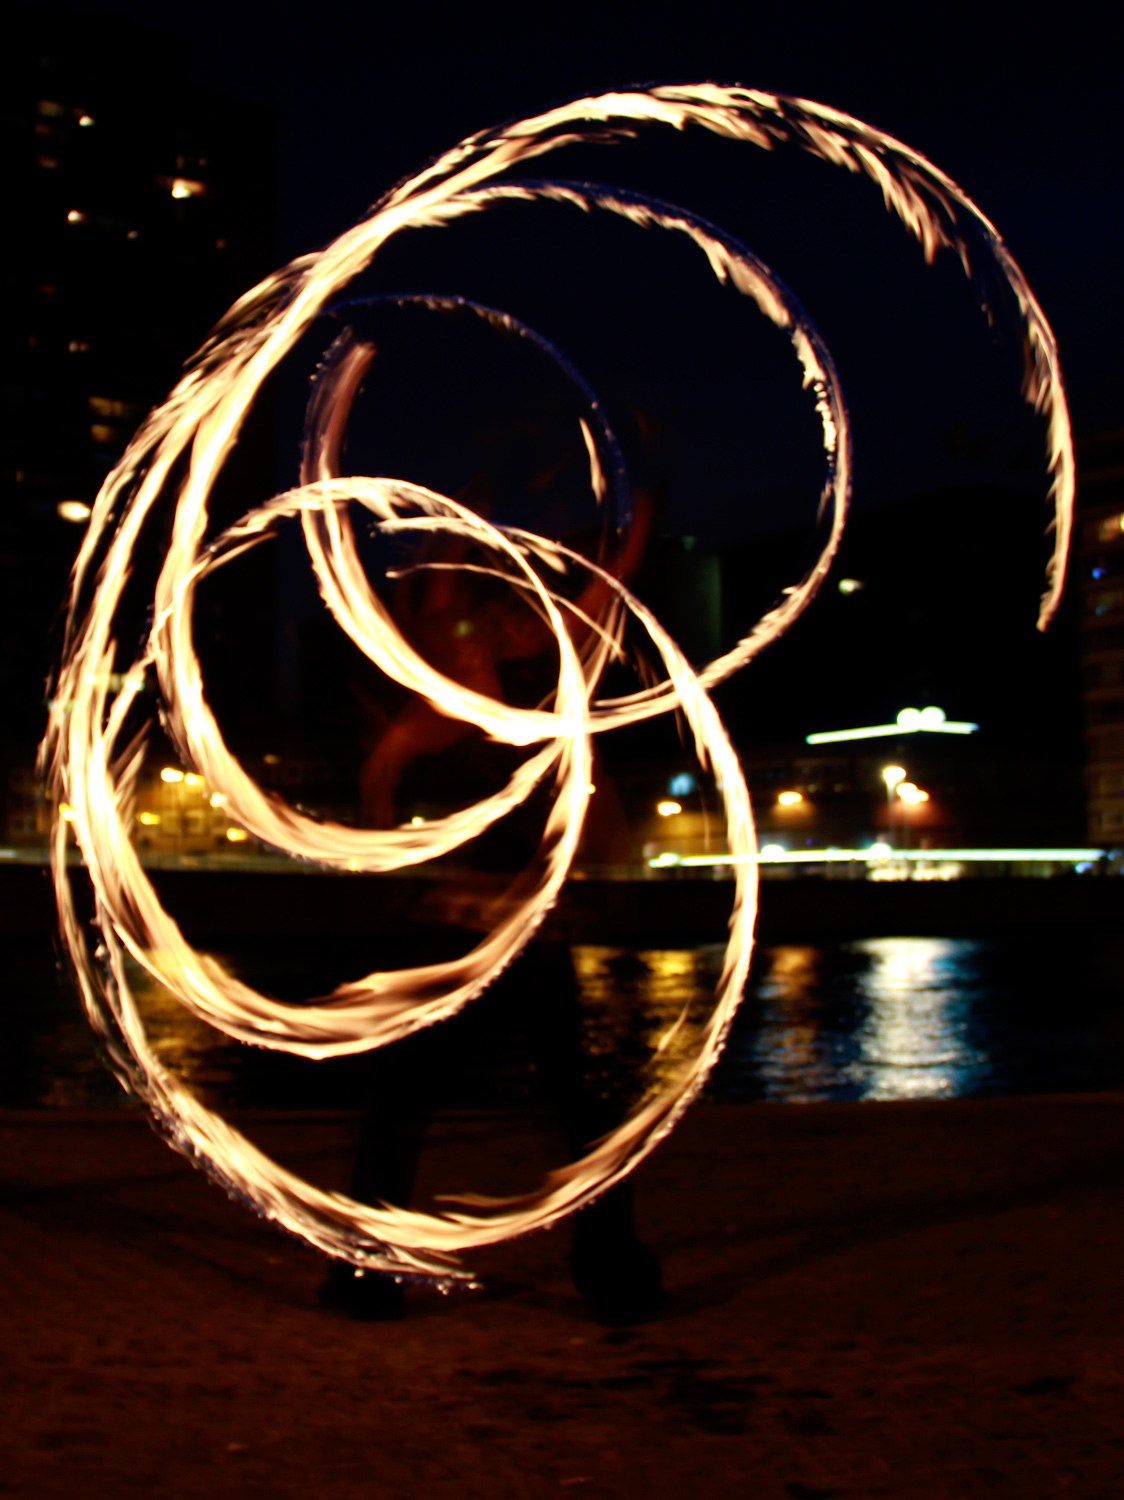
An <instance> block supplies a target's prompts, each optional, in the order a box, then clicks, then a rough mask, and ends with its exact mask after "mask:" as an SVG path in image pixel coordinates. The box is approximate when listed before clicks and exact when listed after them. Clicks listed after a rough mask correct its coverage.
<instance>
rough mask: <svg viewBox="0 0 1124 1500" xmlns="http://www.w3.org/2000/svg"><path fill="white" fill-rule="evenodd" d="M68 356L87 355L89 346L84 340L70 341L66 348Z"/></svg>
mask: <svg viewBox="0 0 1124 1500" xmlns="http://www.w3.org/2000/svg"><path fill="white" fill-rule="evenodd" d="M66 352H67V353H68V354H89V352H90V346H89V344H88V343H87V342H86V340H85V339H71V340H70V342H69V344H67V346H66Z"/></svg>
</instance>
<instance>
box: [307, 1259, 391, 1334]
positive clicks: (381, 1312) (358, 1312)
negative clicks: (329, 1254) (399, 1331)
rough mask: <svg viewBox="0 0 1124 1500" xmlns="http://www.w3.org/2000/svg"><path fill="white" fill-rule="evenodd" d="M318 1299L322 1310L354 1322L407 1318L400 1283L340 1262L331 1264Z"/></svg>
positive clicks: (374, 1272) (381, 1321) (388, 1320)
mask: <svg viewBox="0 0 1124 1500" xmlns="http://www.w3.org/2000/svg"><path fill="white" fill-rule="evenodd" d="M317 1296H318V1298H319V1301H320V1305H321V1306H322V1307H329V1308H331V1310H332V1311H333V1312H338V1313H342V1314H343V1315H344V1317H346V1318H354V1319H355V1321H356V1322H357V1323H393V1322H395V1321H396V1320H397V1319H398V1318H404V1317H405V1316H406V1293H405V1289H404V1287H403V1286H402V1283H401V1282H400V1281H395V1280H394V1278H393V1276H384V1275H381V1274H380V1273H379V1272H378V1271H367V1272H366V1273H364V1272H362V1271H358V1270H356V1268H355V1267H354V1266H352V1265H349V1264H348V1263H347V1261H343V1260H335V1261H333V1262H332V1264H331V1266H330V1268H329V1270H328V1274H327V1276H326V1277H325V1278H324V1280H323V1282H322V1283H321V1285H320V1290H319V1292H318V1293H317Z"/></svg>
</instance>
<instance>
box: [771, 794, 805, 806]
mask: <svg viewBox="0 0 1124 1500" xmlns="http://www.w3.org/2000/svg"><path fill="white" fill-rule="evenodd" d="M803 800H804V795H803V793H802V792H782V793H781V794H780V796H779V797H778V798H777V806H778V807H797V806H799V804H800V803H801V802H803Z"/></svg>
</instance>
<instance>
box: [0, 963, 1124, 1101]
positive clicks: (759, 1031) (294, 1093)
mask: <svg viewBox="0 0 1124 1500" xmlns="http://www.w3.org/2000/svg"><path fill="white" fill-rule="evenodd" d="M721 956H722V950H721V948H720V947H717V946H715V947H702V948H693V949H630V950H624V949H620V948H605V947H579V948H575V949H574V950H573V959H574V966H575V971H576V974H577V978H578V983H579V989H580V993H581V1001H582V1028H583V1039H584V1050H585V1055H586V1060H587V1069H588V1073H589V1075H590V1077H591V1078H592V1080H593V1082H594V1083H595V1084H596V1085H598V1086H600V1085H601V1084H602V1083H604V1085H605V1087H606V1088H607V1089H613V1088H619V1075H620V1074H621V1072H622V1070H624V1071H625V1072H628V1070H630V1069H631V1070H632V1071H633V1073H634V1074H635V1075H636V1076H637V1077H639V1076H641V1075H644V1076H646V1077H647V1078H648V1079H649V1080H650V1079H651V1077H652V1070H653V1066H654V1068H655V1071H656V1072H657V1073H658V1071H659V1069H660V1067H661V1066H673V1065H674V1061H675V1058H674V1052H675V1049H674V1048H672V1049H670V1053H671V1055H670V1056H669V1057H668V1058H667V1059H666V1060H665V1061H664V1062H661V1061H660V1060H659V1059H657V1060H656V1062H655V1064H654V1065H653V1062H652V1058H653V1054H654V1051H655V1044H656V1042H657V1041H658V1039H659V1038H660V1037H662V1036H664V1035H666V1033H667V1032H668V1029H669V1028H670V1027H671V1026H672V1025H673V1024H674V1023H675V1021H676V1019H677V1018H678V1017H679V1016H680V1014H681V1013H682V1012H683V1010H684V1007H688V1010H689V1015H690V1016H691V1017H692V1018H696V1017H698V1016H700V1015H702V1014H705V1012H706V1009H707V1004H708V1000H709V997H710V995H711V994H712V992H713V986H714V982H715V980H716V978H717V974H718V970H719V967H720V963H721ZM347 957H348V955H346V954H344V955H342V956H341V961H346V959H347ZM252 958H253V955H250V959H252ZM248 962H249V961H248V960H247V957H246V955H245V954H243V955H241V956H240V960H239V967H243V968H245V967H246V966H247V963H248ZM313 965H314V955H313V953H312V950H311V949H310V950H309V951H308V952H307V953H304V954H302V953H301V952H300V951H294V952H292V953H290V954H288V955H287V957H286V964H285V970H286V976H287V980H288V984H289V985H291V986H292V987H293V988H294V989H295V991H296V992H298V993H300V992H302V991H303V983H302V981H303V980H304V979H305V978H306V977H309V976H311V974H312V969H313ZM249 967H250V968H251V969H252V968H253V963H252V962H249ZM305 970H307V971H308V972H307V975H306V973H305ZM355 972H357V973H358V972H362V969H361V968H359V967H357V968H356V969H355ZM518 973H519V970H518V965H516V966H514V968H513V970H512V980H513V981H514V982H513V983H511V984H509V986H508V989H509V999H508V1004H507V1009H506V1010H505V1011H504V1012H503V1014H502V1015H501V1016H500V1020H499V1023H498V1024H493V1025H492V1026H491V1027H490V1028H488V1027H484V1028H482V1029H478V1033H473V1032H472V1031H471V1029H470V1030H468V1031H466V1033H465V1035H466V1037H467V1038H468V1040H467V1041H466V1042H465V1046H464V1053H465V1055H464V1058H463V1066H462V1067H461V1068H460V1071H459V1074H458V1077H457V1081H456V1083H455V1084H454V1090H455V1097H452V1098H450V1099H449V1101H448V1102H449V1103H450V1104H455V1105H460V1106H467V1105H496V1104H503V1103H509V1102H510V1103H516V1102H518V1103H522V1102H526V1101H528V1100H531V1099H534V1097H535V1090H536V1085H535V1080H534V1074H533V1067H532V1065H531V1063H530V1061H529V1053H528V1049H527V1047H526V1046H525V1044H524V1043H525V1038H521V1036H520V1035H519V1027H518V1024H517V1022H516V1023H515V1024H512V1023H511V1017H512V1015H513V1008H512V1005H511V998H512V996H514V998H515V1000H516V1003H517V1005H518V1004H521V1003H523V996H522V995H521V994H520V992H519V988H518ZM303 992H305V993H307V991H303ZM313 992H314V991H313ZM138 995H139V1001H140V1004H141V1009H142V1011H143V1013H144V1016H145V1019H146V1023H147V1026H148V1030H149V1035H150V1038H151V1041H152V1045H153V1050H154V1051H155V1053H156V1055H157V1056H158V1057H159V1058H160V1060H161V1061H162V1062H163V1064H164V1065H165V1066H166V1067H168V1068H169V1069H170V1070H171V1071H172V1072H174V1073H176V1074H178V1075H179V1076H180V1077H182V1078H183V1079H184V1080H185V1081H186V1082H187V1083H188V1084H189V1085H190V1086H191V1087H192V1089H193V1090H194V1091H195V1092H196V1093H197V1094H198V1095H199V1096H200V1097H201V1098H202V1099H203V1100H204V1102H206V1103H207V1104H209V1105H211V1106H212V1107H215V1108H237V1107H267V1108H313V1107H315V1108H325V1107H327V1108H332V1107H340V1108H348V1107H353V1106H357V1105H358V1104H360V1103H361V1102H362V1086H363V1078H364V1077H365V1076H366V1075H364V1073H363V1070H362V1060H359V1061H358V1063H357V1062H356V1061H354V1060H349V1059H344V1060H342V1061H340V1062H332V1063H314V1062H308V1061H306V1060H303V1059H296V1058H290V1057H288V1056H286V1055H284V1054H276V1053H266V1052H263V1051H261V1050H259V1049H255V1048H248V1047H243V1046H240V1045H239V1044H237V1043H233V1042H231V1041H229V1040H228V1039H227V1038H226V1037H224V1036H222V1035H220V1034H219V1033H217V1032H215V1031H213V1030H211V1029H210V1028H209V1027H208V1026H206V1025H204V1024H202V1023H201V1022H199V1021H196V1020H195V1019H194V1018H193V1017H191V1016H189V1015H187V1013H186V1012H184V1011H183V1010H182V1009H181V1008H180V1007H179V1006H178V1005H177V1004H176V1003H175V1002H174V1001H172V1000H171V999H170V998H169V997H167V996H166V995H164V994H162V993H160V992H158V991H156V990H155V989H154V988H153V987H152V986H151V985H148V986H143V985H140V986H138ZM528 998H529V997H528ZM0 1007H2V1015H3V1022H4V1027H3V1031H4V1046H3V1051H2V1053H0V1105H3V1106H7V1107H28V1106H36V1105H48V1106H57V1107H62V1108H89V1107H101V1106H113V1105H117V1104H123V1103H124V1102H125V1096H124V1095H123V1093H122V1091H121V1090H120V1088H119V1086H118V1085H117V1084H116V1082H115V1081H114V1080H113V1078H112V1077H111V1076H110V1074H109V1073H108V1072H107V1071H106V1070H105V1068H104V1067H103V1066H102V1064H101V1062H100V1060H99V1058H98V1056H97V1052H96V1048H95V1045H94V1042H93V1038H92V1035H91V1033H90V1030H89V1027H88V1026H87V1024H86V1021H85V1019H84V1016H83V1014H82V1011H81V1007H80V1004H79V1001H78V998H77V993H76V990H75V989H74V987H73V986H72V985H71V983H70V982H69V980H68V979H67V978H66V977H65V975H64V973H63V972H62V970H61V968H60V966H59V965H58V963H57V960H56V957H55V955H54V953H53V952H52V950H51V949H50V946H49V945H48V944H46V943H44V942H42V941H31V940H28V941H27V942H23V943H20V942H16V943H9V944H8V946H7V949H6V954H5V965H4V979H3V985H2V990H0ZM645 1070H647V1072H646V1074H645ZM1120 1088H1124V938H1120V939H1116V938H1109V937H1105V936H1102V937H1094V938H1089V937H1086V938H1082V939H1080V940H1077V941H1072V942H1063V941H1061V940H1058V939H1054V938H1042V939H1038V940H1033V941H1032V940H1028V939H1023V940H1020V941H1012V940H1007V939H1005V940H1003V941H986V940H977V939H972V940H966V939H958V938H903V937H895V938H877V937H873V938H862V939H857V940H854V941H851V942H830V943H827V942H821V943H809V944H793V943H786V944H780V945H775V944H774V945H764V946H762V947H761V948H760V949H759V950H758V952H757V954H756V955H755V958H754V964H753V969H752V973H751V976H750V982H749V985H748V988H747V991H746V996H745V999H744V1001H743V1004H742V1007H741V1009H740V1011H739V1013H738V1016H737V1019H736V1021H735V1024H734V1026H733V1028H732V1030H731V1033H730V1036H729V1039H728V1043H727V1046H726V1049H725V1052H724V1053H723V1055H722V1057H721V1059H720V1061H719V1063H718V1066H717V1068H716V1069H715V1071H714V1073H713V1075H712V1077H711V1080H710V1082H709V1084H708V1089H707V1093H708V1097H710V1098H713V1099H715V1100H718V1101H722V1102H750V1101H753V1100H760V1099H769V1100H776V1101H781V1102H791V1103H800V1102H803V1101H811V1100H829V1099H903V1098H953V1097H956V1096H959V1095H965V1094H1005V1093H1033V1092H1050V1091H1058V1092H1075V1091H1085V1090H1089V1091H1095V1090H1111V1089H1120Z"/></svg>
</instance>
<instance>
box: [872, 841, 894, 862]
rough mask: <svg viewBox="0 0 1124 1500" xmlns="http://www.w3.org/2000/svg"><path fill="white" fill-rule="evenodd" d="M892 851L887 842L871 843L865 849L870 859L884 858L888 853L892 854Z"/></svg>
mask: <svg viewBox="0 0 1124 1500" xmlns="http://www.w3.org/2000/svg"><path fill="white" fill-rule="evenodd" d="M893 852H894V851H893V850H892V849H891V848H890V845H889V844H883V843H877V844H871V846H870V848H869V849H868V850H867V851H866V853H867V856H868V857H869V858H870V859H885V858H886V857H887V856H888V855H890V854H893Z"/></svg>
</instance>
